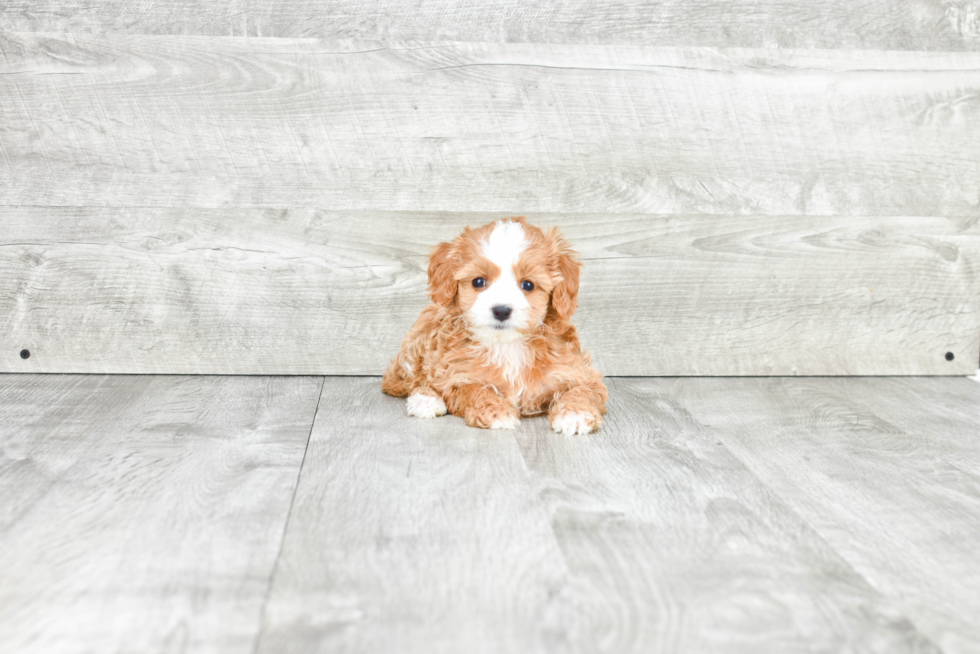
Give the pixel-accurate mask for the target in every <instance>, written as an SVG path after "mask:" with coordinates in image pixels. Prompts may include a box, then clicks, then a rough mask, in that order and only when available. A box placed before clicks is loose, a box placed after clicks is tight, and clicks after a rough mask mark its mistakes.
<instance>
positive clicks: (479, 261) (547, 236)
mask: <svg viewBox="0 0 980 654" xmlns="http://www.w3.org/2000/svg"><path fill="white" fill-rule="evenodd" d="M573 256H574V252H572V251H571V250H570V249H569V247H568V244H567V243H566V241H565V239H564V238H563V237H562V236H561V235H560V234H559V233H558V230H557V229H554V228H552V229H550V230H548V231H542V230H541V229H538V228H537V227H534V226H532V225H529V224H528V223H527V221H525V219H524V218H523V217H520V218H507V219H504V220H498V221H496V222H493V223H490V224H489V225H484V226H483V227H480V228H479V229H471V228H469V227H467V228H466V229H465V230H464V231H463V233H462V234H461V235H460V236H458V237H457V238H456V240H454V241H453V242H452V243H440V244H439V245H438V246H437V247H436V248H435V251H434V252H433V253H432V255H431V257H430V258H429V289H428V290H429V296H430V297H431V298H432V304H430V305H429V306H427V307H426V308H425V309H424V310H423V311H422V313H421V315H420V316H419V318H418V320H416V321H415V325H414V326H413V327H412V328H411V330H409V332H408V334H406V335H405V338H404V340H403V341H402V345H401V349H400V350H399V352H398V355H397V356H396V357H395V358H394V359H393V360H392V362H391V365H390V366H389V368H388V371H387V372H386V373H385V375H384V379H383V380H382V383H381V388H382V390H383V391H384V392H385V393H387V394H389V395H394V396H396V397H407V398H408V401H407V403H406V409H407V411H408V415H410V416H415V417H418V418H434V417H436V416H441V415H444V414H445V413H446V412H447V411H448V412H449V413H451V414H453V415H456V416H461V417H463V418H465V419H466V424H468V425H470V426H472V427H483V428H489V429H513V428H515V427H517V425H518V423H519V420H520V417H521V416H533V415H539V414H543V413H547V414H548V419H549V421H550V423H551V428H552V429H554V430H555V431H556V432H559V433H562V434H587V433H589V432H591V431H594V430H596V429H598V428H599V424H600V422H601V421H602V416H603V414H604V413H605V412H606V400H607V399H608V394H607V392H606V387H605V385H604V384H603V383H602V374H600V373H599V372H598V371H597V370H596V369H595V368H593V367H592V361H591V358H590V357H589V355H588V354H587V353H586V352H583V351H582V348H581V346H580V345H579V340H578V335H577V334H576V331H575V327H574V326H573V325H572V323H571V317H572V314H573V313H574V312H575V307H576V304H577V299H578V284H579V269H580V268H581V264H580V263H579V262H578V261H576V260H575V259H574V258H573Z"/></svg>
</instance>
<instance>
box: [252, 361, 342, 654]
mask: <svg viewBox="0 0 980 654" xmlns="http://www.w3.org/2000/svg"><path fill="white" fill-rule="evenodd" d="M326 383H327V376H326V375H324V376H323V377H320V392H319V393H318V394H317V397H316V408H315V409H314V410H313V418H312V419H311V420H310V431H309V433H308V434H307V435H306V447H304V448H303V458H302V460H301V461H300V463H299V471H298V472H297V473H296V484H295V485H294V486H293V495H292V497H290V498H289V510H288V511H286V521H285V522H284V523H283V526H282V538H281V539H280V540H279V551H278V552H277V553H276V561H275V564H274V565H273V566H272V573H271V574H270V575H269V583H268V584H267V585H266V589H265V597H264V598H262V613H261V614H260V620H261V622H260V624H259V633H258V634H256V636H255V643H254V644H253V646H252V654H258V651H259V645H260V644H261V642H262V636H263V635H264V634H265V624H266V611H267V610H268V608H269V598H270V597H271V596H272V587H273V585H274V584H275V582H276V575H277V574H278V572H279V561H280V560H282V550H283V546H284V545H285V544H286V534H287V533H288V532H289V521H290V520H291V519H292V517H293V507H294V506H295V505H296V491H297V490H298V489H299V482H300V479H302V477H303V466H304V465H305V464H306V455H307V454H308V453H309V451H310V440H312V438H313V426H314V425H316V417H317V415H319V413H320V400H321V399H323V387H324V385H325V384H326Z"/></svg>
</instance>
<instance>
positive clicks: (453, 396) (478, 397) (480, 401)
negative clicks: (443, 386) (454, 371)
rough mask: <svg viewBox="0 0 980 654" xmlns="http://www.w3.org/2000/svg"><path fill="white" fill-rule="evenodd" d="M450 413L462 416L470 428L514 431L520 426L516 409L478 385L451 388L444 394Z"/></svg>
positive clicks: (490, 389)
mask: <svg viewBox="0 0 980 654" xmlns="http://www.w3.org/2000/svg"><path fill="white" fill-rule="evenodd" d="M446 404H447V405H448V407H449V411H450V413H452V414H453V415H455V416H462V417H463V418H465V419H466V424H468V425H469V426H470V427H482V428H483V429H514V428H515V427H517V425H518V424H520V419H519V417H518V413H517V409H516V408H514V407H513V406H511V404H510V403H508V402H507V400H506V399H504V397H503V396H502V395H500V394H499V393H497V392H496V391H495V390H493V389H492V388H488V387H486V386H481V385H480V384H468V385H465V386H456V387H453V388H452V389H451V390H450V391H449V392H447V393H446Z"/></svg>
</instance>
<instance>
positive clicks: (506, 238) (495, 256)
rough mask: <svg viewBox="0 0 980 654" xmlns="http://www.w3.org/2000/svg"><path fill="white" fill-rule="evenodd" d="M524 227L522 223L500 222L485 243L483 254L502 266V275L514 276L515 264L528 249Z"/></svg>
mask: <svg viewBox="0 0 980 654" xmlns="http://www.w3.org/2000/svg"><path fill="white" fill-rule="evenodd" d="M527 245H528V243H527V239H526V238H525V237H524V227H523V226H521V224H520V223H512V222H504V221H502V220H498V221H497V224H496V225H494V227H493V231H492V232H490V237H489V238H487V240H485V241H483V254H484V255H485V256H486V258H487V259H490V261H493V262H494V263H495V264H497V265H498V266H500V272H501V274H503V275H505V276H510V277H511V278H513V276H514V264H515V263H517V259H518V258H519V257H520V256H521V252H523V251H524V250H525V248H527Z"/></svg>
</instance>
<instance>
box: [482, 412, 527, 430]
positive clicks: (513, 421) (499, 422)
mask: <svg viewBox="0 0 980 654" xmlns="http://www.w3.org/2000/svg"><path fill="white" fill-rule="evenodd" d="M519 424H521V421H520V420H519V419H518V417H517V416H513V415H506V416H501V417H500V418H497V419H496V420H494V421H493V422H492V423H490V429H517V425H519Z"/></svg>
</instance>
